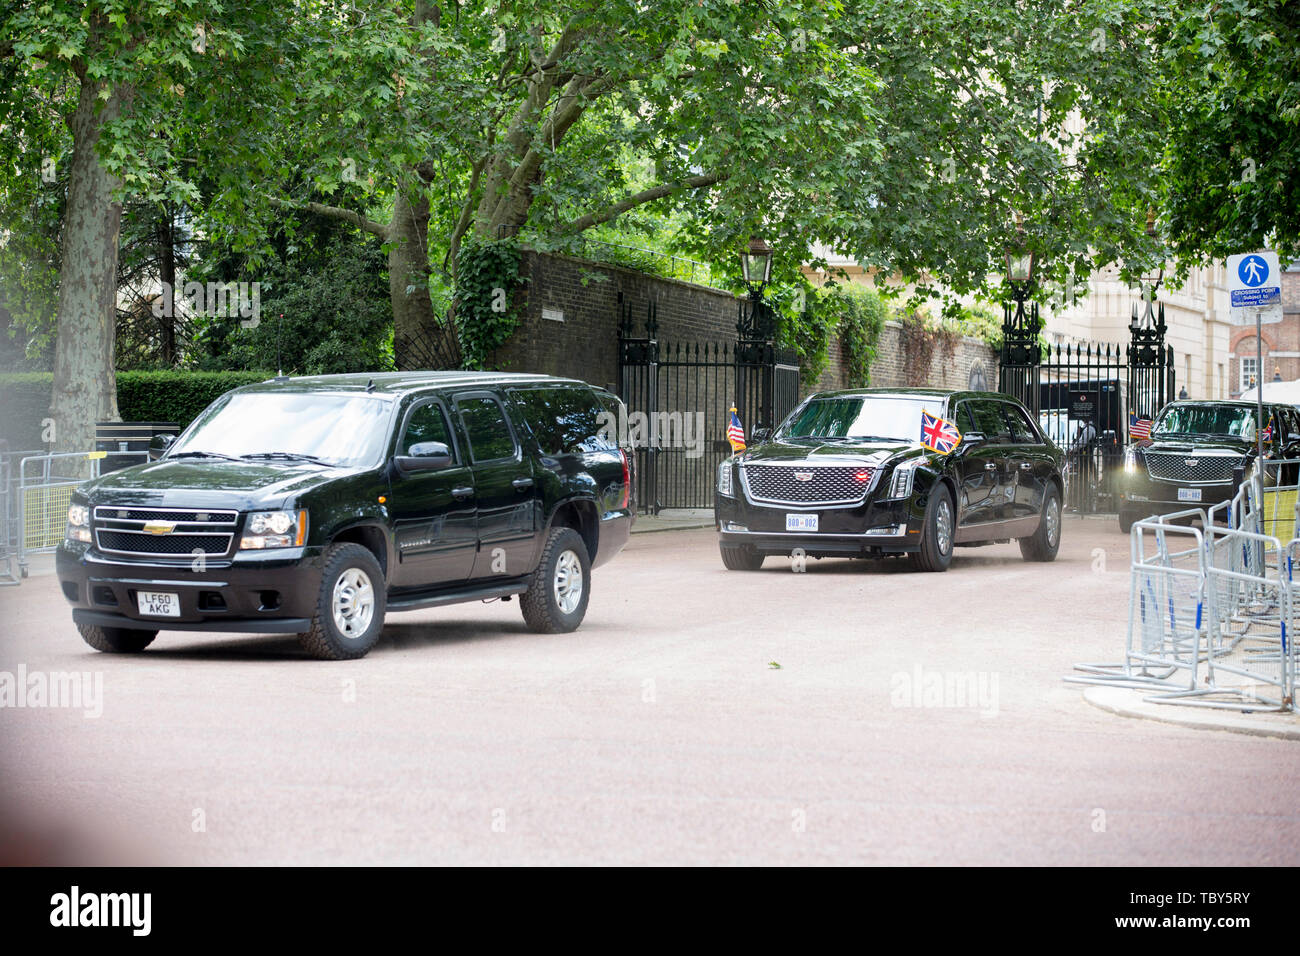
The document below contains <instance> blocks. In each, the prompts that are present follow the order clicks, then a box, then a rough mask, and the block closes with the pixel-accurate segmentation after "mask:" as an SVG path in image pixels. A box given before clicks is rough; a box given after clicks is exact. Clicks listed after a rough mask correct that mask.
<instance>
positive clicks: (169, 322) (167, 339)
mask: <svg viewBox="0 0 1300 956" xmlns="http://www.w3.org/2000/svg"><path fill="white" fill-rule="evenodd" d="M162 212H163V216H164V218H163V220H162V222H161V223H160V225H161V226H162V229H161V230H160V232H159V237H158V238H159V243H158V245H159V247H160V257H159V264H158V274H159V277H160V278H161V279H162V294H163V297H164V298H165V299H166V302H165V305H166V308H164V309H163V317H162V320H161V321H162V357H163V364H164V365H166V366H167V367H168V368H175V367H176V211H175V210H174V209H173V208H172V207H171V205H170V204H168V203H163V205H162Z"/></svg>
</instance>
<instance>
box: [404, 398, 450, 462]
mask: <svg viewBox="0 0 1300 956" xmlns="http://www.w3.org/2000/svg"><path fill="white" fill-rule="evenodd" d="M426 441H440V442H442V443H443V444H444V445H446V446H447V448H448V450H450V451H451V454H452V458H453V460H454V459H455V457H456V446H455V445H454V444H453V443H452V440H451V428H450V427H448V425H447V416H446V415H445V414H444V413H443V410H442V407H441V406H439V405H437V404H436V403H434V402H427V403H425V404H424V405H420V406H418V407H417V408H416V409H415V411H413V412H411V417H410V418H409V419H408V420H407V422H406V432H405V433H404V434H403V435H402V440H401V441H400V442H398V445H397V454H398V455H409V454H410V453H411V446H412V445H418V444H419V443H420V442H426Z"/></svg>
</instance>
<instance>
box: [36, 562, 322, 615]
mask: <svg viewBox="0 0 1300 956" xmlns="http://www.w3.org/2000/svg"><path fill="white" fill-rule="evenodd" d="M322 564H323V561H322V556H321V550H320V549H319V548H285V549H283V550H278V551H276V552H275V554H274V556H271V555H269V554H267V553H265V552H262V553H250V554H239V555H236V556H235V557H234V558H233V559H223V560H222V561H220V562H211V563H209V564H208V565H207V567H205V568H204V570H202V571H195V570H194V569H193V567H192V566H191V565H190V564H189V563H188V562H175V563H167V564H158V563H147V562H145V561H123V560H121V559H118V558H111V559H110V558H107V557H106V556H104V555H102V554H99V553H98V552H96V551H94V550H93V549H92V548H91V547H90V546H89V545H77V544H72V543H68V542H64V543H63V544H61V545H60V546H59V548H58V550H57V551H56V552H55V571H56V573H57V575H58V579H59V586H60V588H61V589H62V590H63V596H64V597H65V598H67V600H68V602H69V603H70V604H71V605H72V609H73V610H72V617H73V620H75V621H76V622H77V623H78V624H92V625H98V626H101V627H122V628H133V629H145V630H174V631H236V632H238V631H244V632H254V633H283V634H295V633H299V632H301V631H305V630H308V629H309V628H310V626H311V618H312V617H313V616H314V615H315V613H316V603H317V598H318V596H319V593H320V584H321V571H322ZM141 591H154V592H164V593H169V594H175V595H176V596H177V601H178V603H179V612H180V613H179V615H178V616H175V617H158V616H149V615H145V614H141V613H140V608H139V604H138V602H137V594H139V593H140V592H141Z"/></svg>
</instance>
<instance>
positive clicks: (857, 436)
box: [714, 388, 1065, 571]
mask: <svg viewBox="0 0 1300 956" xmlns="http://www.w3.org/2000/svg"><path fill="white" fill-rule="evenodd" d="M936 418H937V419H942V420H943V421H946V422H949V423H951V424H952V425H953V426H955V427H956V429H957V431H958V433H959V435H960V439H959V440H958V441H957V442H956V443H955V446H954V447H953V448H952V450H951V451H948V452H946V453H940V452H938V451H934V450H931V449H930V448H927V447H926V446H925V445H924V444H923V443H922V442H921V438H922V422H923V421H926V422H929V423H930V424H931V426H933V420H934V419H936ZM756 438H758V439H759V442H758V443H757V444H755V445H753V446H752V447H750V448H749V449H747V450H745V451H743V452H741V453H740V454H738V455H734V456H732V457H731V458H728V459H726V460H724V461H723V462H722V463H721V464H720V465H719V466H718V484H717V494H716V495H715V506H714V510H715V516H716V519H717V528H718V532H719V537H720V541H719V545H720V547H721V551H722V563H723V564H724V565H725V566H726V567H727V568H729V569H731V570H743V571H754V570H757V569H758V568H760V567H762V564H763V559H764V558H765V557H766V556H767V555H772V554H776V555H788V554H792V553H793V552H794V551H795V549H796V548H797V549H800V550H801V551H802V552H803V553H804V554H806V555H808V556H810V557H879V556H887V555H908V556H909V557H910V559H911V561H912V563H913V564H914V566H915V567H916V568H917V569H918V570H923V571H945V570H947V569H948V566H949V564H950V563H951V562H952V554H953V548H954V547H961V546H974V545H982V544H993V543H1000V542H1006V541H1010V540H1012V539H1013V538H1014V539H1016V540H1018V541H1019V543H1020V551H1021V553H1022V554H1023V555H1024V557H1025V559H1026V560H1030V561H1051V560H1053V559H1054V558H1055V557H1056V553H1057V550H1058V549H1059V548H1060V545H1061V493H1062V491H1063V489H1064V487H1065V486H1064V483H1063V481H1062V478H1061V450H1060V449H1059V448H1057V447H1056V445H1054V444H1053V443H1052V442H1051V440H1050V439H1048V438H1047V437H1046V436H1045V435H1043V433H1042V432H1041V431H1040V430H1039V428H1038V425H1037V423H1036V422H1034V420H1033V418H1032V416H1030V414H1029V413H1028V412H1027V411H1026V410H1025V407H1024V406H1023V405H1021V404H1020V403H1019V402H1017V401H1016V400H1015V399H1013V398H1011V397H1010V396H1008V395H1002V394H999V393H994V392H954V391H941V390H936V389H919V388H910V389H881V388H874V389H855V390H852V391H838V392H821V393H819V394H816V395H813V396H811V397H810V398H808V399H806V400H805V401H804V402H803V403H802V404H801V405H799V406H798V407H797V408H795V410H794V411H792V412H791V413H790V415H789V416H788V417H787V418H786V420H785V421H784V422H783V423H782V424H781V425H780V427H779V428H777V429H776V431H775V433H774V434H772V435H770V436H768V435H757V436H756Z"/></svg>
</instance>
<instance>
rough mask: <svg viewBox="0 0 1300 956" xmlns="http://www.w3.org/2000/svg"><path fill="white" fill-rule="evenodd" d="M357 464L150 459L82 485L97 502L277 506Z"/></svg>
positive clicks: (82, 489)
mask: <svg viewBox="0 0 1300 956" xmlns="http://www.w3.org/2000/svg"><path fill="white" fill-rule="evenodd" d="M355 472H356V470H355V469H345V468H331V467H326V466H322V465H314V464H311V463H310V462H289V461H277V462H265V461H257V462H252V461H249V462H243V461H240V462H235V461H224V460H220V459H204V460H197V459H196V460H182V461H167V460H166V459H164V460H162V461H156V462H150V463H148V464H145V465H133V466H132V467H130V468H124V469H122V470H121V471H114V472H110V473H109V474H107V475H104V476H103V477H102V478H96V479H93V480H91V481H89V482H86V483H85V484H83V485H82V486H81V488H80V491H81V493H82V494H84V495H86V496H88V497H89V498H90V500H91V502H92V503H93V504H138V505H158V506H167V507H178V508H179V507H189V506H193V507H212V508H216V507H227V508H250V507H278V506H279V505H281V504H282V503H284V502H286V501H288V500H290V499H293V498H296V497H297V496H299V495H301V494H302V493H303V492H306V491H309V490H311V489H313V488H316V487H318V486H319V485H321V484H324V483H325V482H327V481H332V480H334V479H336V478H340V477H343V476H345V475H349V474H355Z"/></svg>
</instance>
